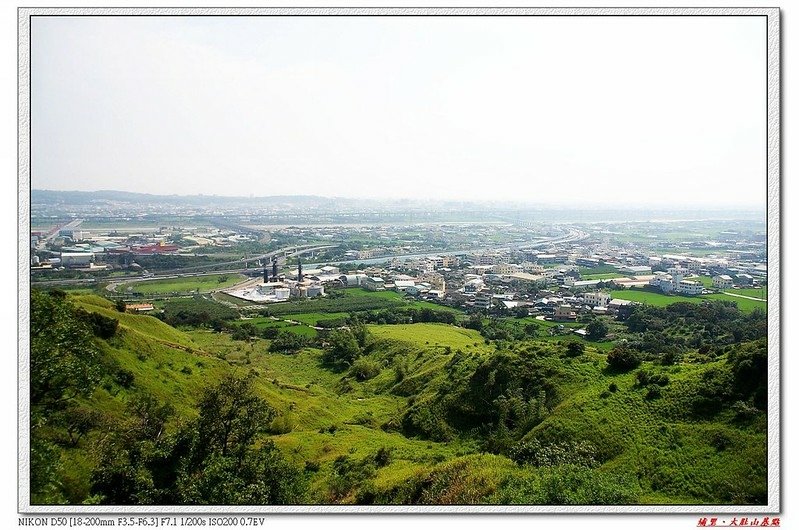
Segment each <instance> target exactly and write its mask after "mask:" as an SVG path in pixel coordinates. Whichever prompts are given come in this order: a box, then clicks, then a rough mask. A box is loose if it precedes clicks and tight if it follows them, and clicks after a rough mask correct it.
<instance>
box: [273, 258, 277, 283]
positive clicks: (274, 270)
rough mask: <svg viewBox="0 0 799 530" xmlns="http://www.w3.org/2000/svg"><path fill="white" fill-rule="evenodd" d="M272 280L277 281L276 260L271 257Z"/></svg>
mask: <svg viewBox="0 0 799 530" xmlns="http://www.w3.org/2000/svg"><path fill="white" fill-rule="evenodd" d="M272 281H275V282H276V281H277V260H276V259H275V258H272Z"/></svg>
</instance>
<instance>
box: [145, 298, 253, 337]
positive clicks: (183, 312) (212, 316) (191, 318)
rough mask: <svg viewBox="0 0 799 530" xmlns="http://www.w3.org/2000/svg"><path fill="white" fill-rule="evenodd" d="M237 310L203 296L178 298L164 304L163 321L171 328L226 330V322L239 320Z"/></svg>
mask: <svg viewBox="0 0 799 530" xmlns="http://www.w3.org/2000/svg"><path fill="white" fill-rule="evenodd" d="M238 316H239V314H238V312H236V310H234V309H231V308H229V307H227V306H224V305H222V304H218V303H216V302H213V301H211V300H208V299H206V298H203V297H202V296H195V297H194V298H176V299H172V300H169V301H168V302H166V303H165V304H164V312H163V313H162V314H161V317H160V318H161V319H162V320H163V321H164V322H166V323H167V324H169V325H170V326H192V327H210V328H215V329H217V330H221V329H224V327H225V321H228V320H232V319H235V318H238Z"/></svg>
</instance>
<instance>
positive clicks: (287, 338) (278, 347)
mask: <svg viewBox="0 0 799 530" xmlns="http://www.w3.org/2000/svg"><path fill="white" fill-rule="evenodd" d="M267 329H270V328H267ZM272 329H275V328H272ZM271 340H272V342H271V343H269V351H271V352H280V353H297V352H298V351H300V350H301V349H303V348H304V347H305V346H307V345H308V339H307V338H306V337H303V336H301V335H298V334H296V333H291V332H290V331H280V332H278V333H277V334H276V335H275V336H274V338H273V339H271Z"/></svg>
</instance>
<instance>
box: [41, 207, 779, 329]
mask: <svg viewBox="0 0 799 530" xmlns="http://www.w3.org/2000/svg"><path fill="white" fill-rule="evenodd" d="M98 202H99V203H102V201H98ZM109 202H110V201H109ZM34 206H38V205H36V204H34ZM135 207H136V209H139V208H141V206H140V205H138V204H137V205H135ZM78 209H80V208H78ZM34 211H35V210H34ZM98 212H100V213H101V214H102V215H100V216H98V215H97V214H98ZM79 213H89V215H91V216H92V217H88V216H87V218H77V217H69V218H62V219H58V220H55V221H50V220H45V219H43V218H37V217H34V228H35V229H34V230H32V232H31V278H32V281H33V283H34V285H35V284H37V283H42V284H50V285H54V284H59V283H63V284H65V285H84V286H85V285H92V284H96V283H104V284H105V288H106V289H107V291H108V292H109V294H111V295H113V296H115V297H120V298H122V299H124V300H125V301H127V302H131V303H135V307H137V310H138V311H149V310H152V309H153V308H154V306H153V305H152V304H151V303H150V302H153V301H155V300H157V299H161V298H164V297H165V296H166V294H165V293H164V292H161V291H152V290H150V291H149V292H148V289H146V288H145V289H141V287H146V286H147V285H148V282H154V281H155V282H157V281H162V280H164V279H169V278H189V277H202V276H214V277H219V276H220V275H221V274H228V275H232V276H230V277H231V278H239V279H240V281H238V282H235V283H233V284H232V285H227V283H230V282H229V281H228V282H226V285H225V286H224V287H220V288H218V289H214V290H213V293H212V294H211V295H210V296H211V297H212V298H213V299H214V300H216V301H218V302H220V303H231V301H230V299H231V298H235V299H236V300H237V301H246V302H249V303H252V304H253V305H257V304H271V303H280V302H285V301H288V300H291V299H295V298H315V297H324V296H326V294H327V293H329V292H330V291H331V290H336V289H341V288H359V289H363V290H367V291H373V292H374V291H395V292H397V293H401V294H402V295H403V296H405V297H409V298H413V299H418V300H425V301H428V302H432V303H435V304H440V305H442V306H448V307H453V308H459V309H464V310H467V311H471V310H477V311H483V312H489V313H498V314H504V313H508V312H512V313H514V314H516V315H523V316H528V315H532V316H535V317H537V318H541V319H546V320H554V321H560V322H570V321H571V322H574V321H576V320H577V319H578V318H579V317H581V316H582V315H585V314H589V315H619V314H620V313H621V314H624V312H625V311H629V308H630V306H631V304H636V303H639V302H642V301H645V300H647V299H650V300H666V301H668V300H669V298H668V297H670V296H671V297H675V296H682V297H692V298H697V299H699V298H702V299H722V300H729V301H732V302H738V301H742V300H743V301H746V302H745V303H746V304H752V303H755V304H762V307H763V308H765V301H766V294H765V290H766V286H767V262H766V245H765V243H766V234H765V225H764V224H763V223H762V222H761V223H758V222H756V221H746V220H735V221H724V220H713V219H709V220H664V221H640V222H634V223H624V222H618V221H604V222H603V221H592V222H559V223H546V222H527V221H523V222H516V223H514V222H508V221H483V222H480V221H477V222H468V221H462V222H449V223H447V222H429V223H414V224H393V223H375V224H368V223H365V224H340V225H337V224H297V225H271V226H270V225H269V224H263V223H262V221H261V222H259V220H258V217H257V214H256V215H253V214H252V212H246V213H243V214H242V213H241V212H236V216H235V220H234V221H230V220H229V217H227V216H225V215H224V214H220V213H219V212H218V211H215V212H208V211H202V208H201V207H196V206H195V207H193V208H192V209H190V210H189V211H187V212H186V217H188V218H189V219H191V221H189V222H183V223H181V224H179V225H175V224H174V220H175V219H174V217H172V218H171V221H172V222H170V223H169V224H168V225H166V221H165V225H164V226H157V225H158V224H160V223H158V220H159V217H164V218H166V219H167V220H170V218H168V217H166V216H165V215H164V213H162V212H159V211H152V210H150V211H145V212H142V211H129V210H124V209H122V208H121V205H120V204H119V203H115V204H112V205H111V206H110V207H107V209H105V210H103V209H102V208H101V207H99V206H98V205H97V204H94V205H93V206H92V208H91V211H89V212H79ZM209 213H210V214H211V215H209ZM387 215H395V213H391V212H389V213H388V214H387ZM461 215H462V216H463V215H465V214H461ZM210 216H217V217H215V218H212V220H211V221H208V220H206V219H207V218H208V217H210ZM242 216H244V217H248V216H249V217H250V218H251V219H249V221H250V222H247V223H246V224H245V222H244V221H239V220H238V218H240V217H242ZM377 216H378V217H379V214H377ZM253 220H255V222H252V221H253ZM104 225H108V227H107V228H106V227H104ZM168 294H169V295H170V296H174V295H182V296H191V295H193V294H195V293H194V292H192V291H191V290H187V291H185V292H179V291H175V292H172V293H168ZM674 299H675V300H677V299H679V298H674ZM240 305H241V304H240ZM575 332H576V333H580V332H583V333H584V332H585V330H584V329H578V330H575Z"/></svg>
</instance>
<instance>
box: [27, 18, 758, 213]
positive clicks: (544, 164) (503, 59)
mask: <svg viewBox="0 0 799 530" xmlns="http://www.w3.org/2000/svg"><path fill="white" fill-rule="evenodd" d="M765 24H766V19H765V17H261V18H252V17H183V18H181V17H35V18H34V19H33V21H32V56H31V60H32V65H31V69H32V77H31V91H32V92H31V94H32V100H31V104H32V107H31V112H32V187H33V188H34V189H56V190H98V189H114V190H125V191H139V192H146V193H157V194H173V193H175V194H183V195H185V194H198V193H202V194H209V195H210V194H217V195H238V196H242V195H255V196H261V195H285V194H313V195H326V196H342V197H377V198H381V197H385V198H398V197H415V198H422V199H425V198H431V199H466V200H513V201H525V202H526V201H530V202H548V201H555V202H559V203H563V202H570V201H573V202H574V203H576V204H596V205H602V204H610V203H613V204H619V203H625V202H631V203H632V202H635V203H637V204H640V203H657V204H670V205H678V206H690V205H706V204H714V205H717V206H723V205H730V206H755V207H762V208H764V207H765V200H766V101H767V99H766V26H765Z"/></svg>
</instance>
